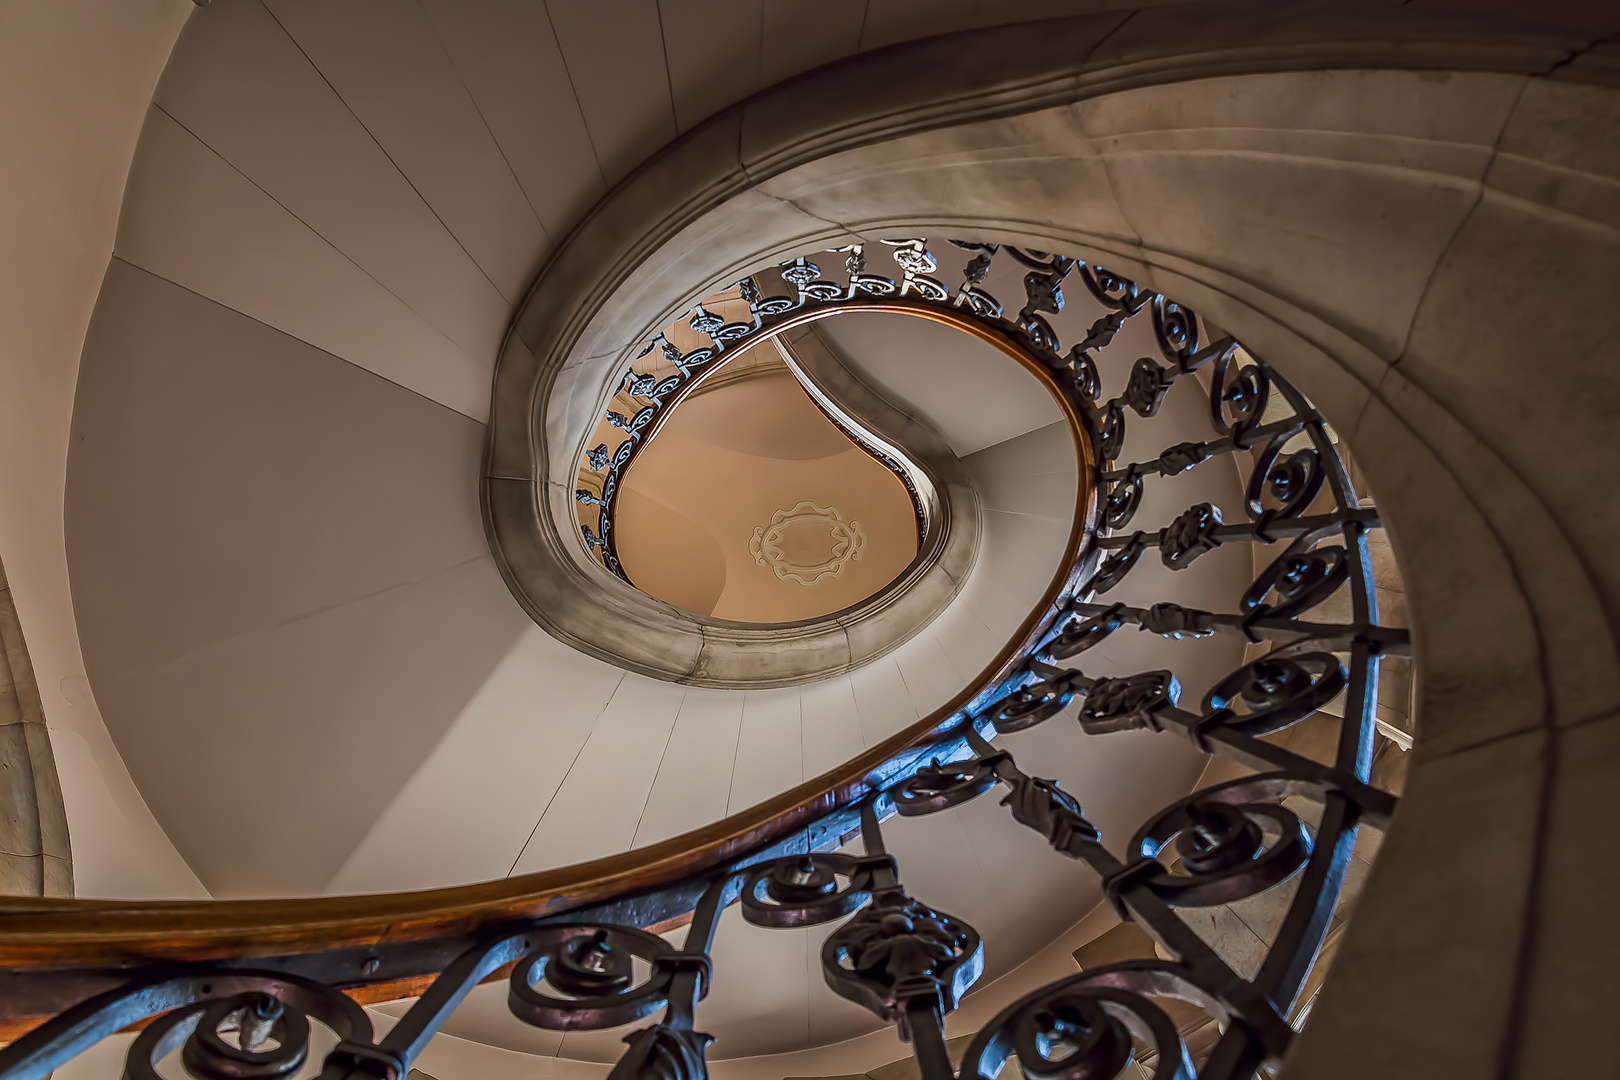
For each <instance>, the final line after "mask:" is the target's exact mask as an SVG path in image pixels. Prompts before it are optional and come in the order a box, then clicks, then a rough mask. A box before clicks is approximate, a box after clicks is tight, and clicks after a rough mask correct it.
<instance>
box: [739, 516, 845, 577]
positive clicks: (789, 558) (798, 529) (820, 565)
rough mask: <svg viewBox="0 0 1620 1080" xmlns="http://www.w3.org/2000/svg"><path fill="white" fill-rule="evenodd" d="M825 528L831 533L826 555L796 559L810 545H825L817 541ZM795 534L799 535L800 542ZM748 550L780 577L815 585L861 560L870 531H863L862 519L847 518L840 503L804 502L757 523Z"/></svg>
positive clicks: (757, 562) (758, 562)
mask: <svg viewBox="0 0 1620 1080" xmlns="http://www.w3.org/2000/svg"><path fill="white" fill-rule="evenodd" d="M823 530H825V531H826V534H827V542H826V546H825V548H824V549H823V550H825V551H826V553H827V554H826V558H824V559H820V560H818V561H816V562H804V561H802V560H800V559H796V558H794V555H795V554H798V553H800V552H802V551H803V550H804V549H806V548H809V549H816V548H820V547H822V545H821V544H819V543H818V542H817V541H818V540H820V535H819V534H820V533H821V532H822V531H823ZM795 534H799V542H797V543H795ZM804 534H810V535H804ZM748 550H749V552H751V553H752V554H753V556H754V562H755V563H756V564H757V565H759V566H768V567H770V568H771V570H772V571H774V572H775V574H776V576H777V577H778V578H779V579H780V580H782V581H790V580H791V581H797V582H798V583H799V584H800V585H814V584H815V583H816V582H818V581H820V580H821V579H822V578H824V577H829V576H830V577H837V576H838V575H839V574H841V573H843V572H844V567H846V566H848V565H849V564H850V563H851V562H854V561H855V560H857V559H859V558H860V557H861V552H862V551H864V550H866V534H865V533H864V532H862V531H861V523H860V522H858V521H845V520H844V519H843V516H842V515H840V514H839V513H838V508H837V507H836V506H826V507H823V506H817V505H816V504H815V503H812V502H802V503H799V504H797V505H795V506H794V507H793V508H792V509H790V510H778V511H777V512H776V513H774V514H772V515H771V522H770V524H769V525H758V526H755V528H754V538H753V539H752V540H750V541H749V542H748Z"/></svg>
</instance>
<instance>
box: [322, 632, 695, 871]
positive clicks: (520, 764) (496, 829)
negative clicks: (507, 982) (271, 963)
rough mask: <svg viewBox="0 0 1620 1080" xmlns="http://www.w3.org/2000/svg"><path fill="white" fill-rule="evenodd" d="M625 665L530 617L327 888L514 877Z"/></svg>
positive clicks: (619, 678) (615, 686) (617, 683)
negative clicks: (584, 650) (585, 651)
mask: <svg viewBox="0 0 1620 1080" xmlns="http://www.w3.org/2000/svg"><path fill="white" fill-rule="evenodd" d="M623 675H624V673H623V672H621V671H618V670H617V669H615V668H611V667H609V666H608V665H606V664H603V663H601V662H599V661H596V660H592V659H591V658H589V657H584V656H581V655H579V654H578V653H576V652H574V651H573V650H572V649H570V648H568V647H567V646H566V645H563V644H562V643H561V642H559V641H557V640H556V639H555V638H553V637H552V636H551V635H549V634H547V633H546V632H545V631H543V630H541V629H540V628H539V627H538V626H533V625H530V626H527V627H525V629H524V631H523V634H522V636H520V637H519V638H518V640H517V643H516V645H514V646H513V648H512V651H511V652H509V653H507V654H506V656H505V657H504V658H503V659H502V660H501V662H500V664H499V665H498V666H497V667H496V668H495V670H494V672H493V673H492V674H491V675H490V677H489V681H488V682H486V683H485V684H484V685H483V686H482V687H481V688H479V690H478V693H477V694H476V695H475V696H474V697H473V698H472V699H471V700H470V701H468V702H467V706H466V708H465V709H463V710H462V712H461V715H460V716H459V717H457V718H456V722H455V725H454V726H453V727H452V728H451V729H450V730H449V731H448V732H447V733H446V734H445V736H444V738H443V739H442V740H440V742H439V744H438V745H437V746H436V747H434V748H433V753H432V754H431V755H430V756H429V757H428V758H427V760H425V761H424V762H422V765H421V767H420V768H418V769H417V770H416V773H415V774H414V775H413V776H411V778H410V780H408V781H407V782H406V783H405V784H404V785H403V786H401V787H400V789H399V792H398V794H396V795H395V796H394V799H393V801H392V802H391V803H390V804H389V806H388V809H387V810H385V811H384V812H383V813H382V815H381V816H380V817H378V819H377V823H376V824H375V825H374V826H372V828H371V831H370V832H368V833H367V834H366V837H365V839H364V840H362V841H361V842H360V844H359V846H357V847H356V848H355V851H354V854H352V855H351V856H350V857H349V859H348V861H347V862H345V863H344V864H343V868H342V869H341V870H339V871H338V873H337V874H336V876H334V877H333V879H332V881H331V882H330V883H329V884H328V885H327V887H326V891H327V892H328V893H356V892H382V891H387V890H394V889H433V888H438V887H440V886H449V885H464V884H466V883H467V882H469V881H492V880H494V879H495V878H499V877H504V876H506V874H507V873H508V872H510V871H511V869H512V863H513V862H514V861H516V859H517V857H518V853H519V852H520V851H522V850H523V845H524V844H526V843H527V842H528V840H529V834H530V833H531V831H532V830H533V828H534V823H535V822H536V821H538V820H539V819H540V816H541V814H543V813H544V812H545V809H546V806H547V804H548V803H550V802H551V799H552V797H553V796H554V795H555V794H556V792H557V789H558V788H559V787H560V786H561V785H562V782H563V777H565V776H566V775H567V773H568V768H569V766H570V765H572V764H573V762H574V758H575V756H576V755H577V754H578V753H579V751H580V749H581V748H582V747H583V746H584V745H585V740H586V738H587V737H589V735H590V733H591V726H592V724H593V723H594V722H595V719H596V717H597V716H598V715H600V714H601V712H602V710H603V709H604V708H606V707H607V703H608V701H609V699H611V698H612V696H613V691H614V690H615V689H616V688H617V687H618V685H619V682H620V680H621V679H622V678H623ZM715 816H716V817H718V816H720V815H718V814H717V815H715Z"/></svg>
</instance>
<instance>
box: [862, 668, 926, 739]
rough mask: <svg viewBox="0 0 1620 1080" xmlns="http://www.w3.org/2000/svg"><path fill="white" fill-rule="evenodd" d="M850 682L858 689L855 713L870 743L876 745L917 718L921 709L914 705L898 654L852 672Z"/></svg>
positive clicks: (865, 737) (863, 734) (908, 725)
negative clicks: (896, 659)
mask: <svg viewBox="0 0 1620 1080" xmlns="http://www.w3.org/2000/svg"><path fill="white" fill-rule="evenodd" d="M849 683H850V686H851V688H852V689H853V690H854V691H855V715H856V716H857V717H858V718H859V719H860V722H861V739H862V741H864V742H865V743H866V745H867V746H876V745H877V744H878V743H880V742H882V741H883V740H884V739H886V738H888V737H889V736H890V735H893V734H894V733H895V732H897V731H899V730H900V729H901V728H905V727H910V726H911V725H912V724H913V723H914V722H916V719H917V711H916V710H915V709H914V708H912V705H911V695H910V694H909V693H907V692H906V680H905V679H904V677H902V676H901V674H900V665H899V664H898V663H896V662H895V659H894V657H892V656H886V657H884V658H883V659H882V660H879V661H877V662H876V663H873V664H868V665H867V666H866V667H863V668H860V669H859V670H857V671H853V672H851V673H850V676H849Z"/></svg>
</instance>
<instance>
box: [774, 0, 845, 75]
mask: <svg viewBox="0 0 1620 1080" xmlns="http://www.w3.org/2000/svg"><path fill="white" fill-rule="evenodd" d="M866 4H867V0H821V2H820V3H816V4H806V3H804V2H803V0H765V3H764V11H763V13H762V19H763V25H762V26H761V28H760V39H761V47H760V84H761V85H762V86H774V85H776V84H777V83H779V82H781V81H783V80H784V79H789V78H792V77H793V76H794V75H797V74H799V73H800V72H804V71H809V70H810V69H811V68H817V67H820V66H821V65H822V64H830V63H832V62H833V61H834V60H840V59H842V58H843V57H846V56H850V55H852V54H854V53H856V52H858V51H860V40H861V26H862V24H863V23H864V22H865V21H866Z"/></svg>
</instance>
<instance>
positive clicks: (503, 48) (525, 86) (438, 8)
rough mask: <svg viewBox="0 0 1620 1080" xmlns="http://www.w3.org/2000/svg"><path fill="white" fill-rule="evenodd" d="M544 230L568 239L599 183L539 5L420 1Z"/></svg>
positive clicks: (505, 0) (603, 186) (506, 0)
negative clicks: (569, 232)
mask: <svg viewBox="0 0 1620 1080" xmlns="http://www.w3.org/2000/svg"><path fill="white" fill-rule="evenodd" d="M422 6H423V8H424V9H425V10H426V11H427V14H428V18H429V19H430V20H431V21H432V23H433V29H434V30H435V31H436V32H437V33H438V37H439V40H440V41H441V42H442V43H443V44H444V48H445V51H446V52H448V53H449V54H450V59H451V62H452V63H454V64H455V67H456V71H457V73H458V74H460V76H461V79H462V82H464V83H465V84H466V86H467V90H468V92H469V93H471V94H472V96H473V100H474V101H475V102H476V103H477V105H478V111H479V113H481V114H482V115H483V117H484V121H485V122H486V123H487V124H489V130H490V132H491V134H493V135H494V136H495V141H496V142H497V143H499V144H500V148H501V153H502V154H504V155H505V156H506V160H507V163H508V164H510V165H511V166H512V171H513V172H515V173H516V174H517V178H518V181H519V182H520V183H521V184H522V185H523V190H524V191H525V192H526V193H527V194H528V196H529V202H530V204H531V205H532V206H533V207H534V212H535V213H536V214H538V215H539V216H540V223H541V224H542V225H544V226H545V229H546V232H547V233H549V234H550V235H551V236H552V237H554V238H555V237H561V236H566V235H567V234H568V230H569V229H571V228H573V227H574V226H575V225H576V224H578V222H579V220H580V219H581V218H582V217H584V216H585V212H586V211H587V210H589V209H590V208H591V206H592V205H594V204H595V202H596V200H597V199H599V198H601V197H602V194H603V193H604V192H605V191H606V190H607V183H606V181H605V180H603V178H602V170H601V167H600V166H599V165H598V164H597V161H596V151H595V149H594V148H593V147H592V146H591V136H590V133H589V132H588V131H586V130H585V117H584V115H583V114H582V113H581V112H580V108H579V99H578V98H577V97H576V96H575V94H574V87H573V84H572V82H571V81H570V80H569V78H568V68H567V67H566V66H565V65H564V64H563V58H562V50H561V48H559V47H558V45H557V35H556V33H555V32H553V30H552V29H551V19H550V17H549V16H548V15H547V14H546V6H545V4H544V3H541V2H540V0H532V2H520V3H513V2H511V0H422Z"/></svg>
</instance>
